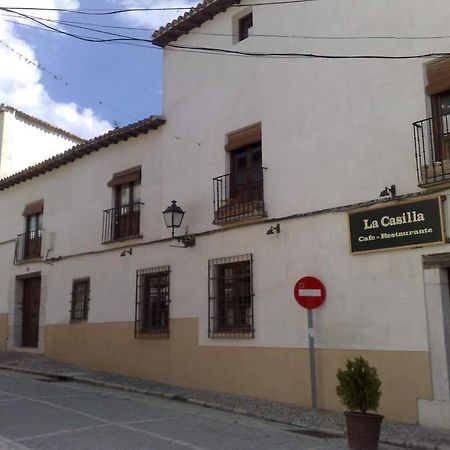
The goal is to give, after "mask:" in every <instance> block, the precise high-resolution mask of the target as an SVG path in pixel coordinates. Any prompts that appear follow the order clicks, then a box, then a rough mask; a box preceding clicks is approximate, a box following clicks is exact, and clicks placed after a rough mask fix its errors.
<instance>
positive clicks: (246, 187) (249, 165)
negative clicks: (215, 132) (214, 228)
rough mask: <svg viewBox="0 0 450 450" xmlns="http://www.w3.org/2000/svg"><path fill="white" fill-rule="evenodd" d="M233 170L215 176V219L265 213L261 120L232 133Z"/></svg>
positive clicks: (220, 219)
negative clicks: (259, 122)
mask: <svg viewBox="0 0 450 450" xmlns="http://www.w3.org/2000/svg"><path fill="white" fill-rule="evenodd" d="M225 150H226V151H227V153H228V155H229V165H230V173H228V174H226V175H222V176H220V177H216V178H214V180H213V181H214V201H215V211H214V223H216V224H221V223H227V222H230V221H236V220H242V219H248V218H257V217H263V216H265V214H266V212H265V206H264V177H263V172H264V167H263V165H262V141H261V124H256V125H251V126H249V127H246V128H244V129H242V130H239V131H237V132H234V133H231V134H229V135H228V143H227V145H226V146H225Z"/></svg>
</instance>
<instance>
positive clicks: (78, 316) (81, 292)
mask: <svg viewBox="0 0 450 450" xmlns="http://www.w3.org/2000/svg"><path fill="white" fill-rule="evenodd" d="M90 292H91V291H90V278H89V277H85V278H75V279H74V280H73V283H72V301H71V308H70V323H79V322H86V321H87V320H88V311H89V300H90V298H89V294H90Z"/></svg>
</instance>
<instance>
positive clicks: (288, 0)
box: [0, 0, 318, 16]
mask: <svg viewBox="0 0 450 450" xmlns="http://www.w3.org/2000/svg"><path fill="white" fill-rule="evenodd" d="M316 1H318V0H278V1H267V2H259V3H251V4H244V3H237V4H235V5H230V8H243V7H247V6H276V5H287V4H295V3H308V2H316ZM194 8H195V7H194V6H163V7H159V8H124V9H107V8H92V9H89V8H87V9H68V8H37V7H31V6H6V7H0V9H4V10H7V9H8V10H11V9H14V10H25V11H54V12H65V13H72V14H81V15H91V16H108V15H115V14H124V13H130V12H144V11H190V10H191V9H194Z"/></svg>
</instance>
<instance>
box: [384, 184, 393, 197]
mask: <svg viewBox="0 0 450 450" xmlns="http://www.w3.org/2000/svg"><path fill="white" fill-rule="evenodd" d="M395 194H396V189H395V184H393V185H392V186H391V187H387V186H385V187H384V189H383V190H382V191H381V192H380V197H389V196H391V197H392V198H394V197H395Z"/></svg>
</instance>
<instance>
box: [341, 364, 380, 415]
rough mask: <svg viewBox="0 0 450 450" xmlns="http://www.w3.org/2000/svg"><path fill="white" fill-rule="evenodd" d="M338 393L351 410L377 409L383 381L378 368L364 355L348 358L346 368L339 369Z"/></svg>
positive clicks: (365, 410)
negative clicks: (371, 364) (363, 356)
mask: <svg viewBox="0 0 450 450" xmlns="http://www.w3.org/2000/svg"><path fill="white" fill-rule="evenodd" d="M336 376H337V379H338V385H337V387H336V393H337V395H338V396H339V398H340V400H341V402H342V404H343V405H344V406H346V407H347V408H348V409H350V410H351V411H362V412H367V411H368V410H373V411H376V410H377V409H378V406H379V404H380V397H381V390H380V387H381V381H380V379H379V378H378V374H377V369H375V367H370V366H369V363H368V362H367V361H366V360H365V359H364V358H362V357H359V358H354V359H353V360H350V359H347V363H346V368H345V369H338V371H337V374H336Z"/></svg>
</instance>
